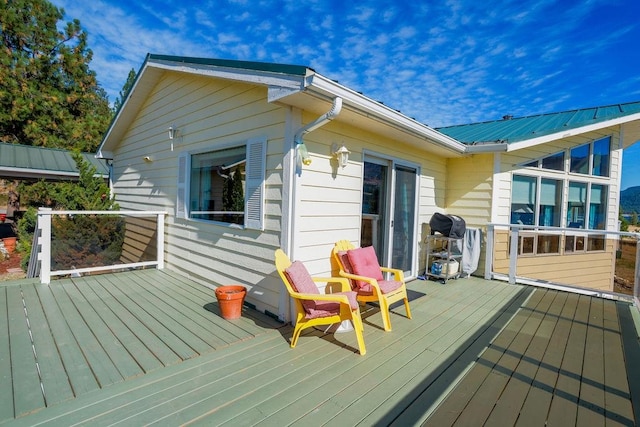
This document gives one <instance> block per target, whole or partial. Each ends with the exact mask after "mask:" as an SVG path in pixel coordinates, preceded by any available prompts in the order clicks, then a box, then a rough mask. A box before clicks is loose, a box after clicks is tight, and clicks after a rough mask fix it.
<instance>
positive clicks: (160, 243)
mask: <svg viewBox="0 0 640 427" xmlns="http://www.w3.org/2000/svg"><path fill="white" fill-rule="evenodd" d="M156 222H157V224H158V230H157V231H156V235H157V237H156V245H157V253H156V258H157V260H158V265H157V267H156V268H157V269H158V270H162V269H163V268H164V214H163V213H159V214H158V220H157V221H156Z"/></svg>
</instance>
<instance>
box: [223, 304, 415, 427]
mask: <svg viewBox="0 0 640 427" xmlns="http://www.w3.org/2000/svg"><path fill="white" fill-rule="evenodd" d="M378 311H379V310H376V312H378ZM399 317H404V316H402V315H400V316H399ZM416 317H417V316H414V319H413V320H408V319H406V318H405V319H403V320H402V322H407V323H406V324H410V325H412V329H415V323H414V322H415V321H416ZM399 321H400V320H399ZM399 321H394V323H397V324H398V326H397V327H395V328H394V333H393V334H389V333H384V332H383V331H380V330H378V328H369V327H367V326H365V331H366V332H367V330H370V331H371V332H367V335H366V342H367V345H368V347H369V348H370V349H371V348H372V346H373V345H374V343H375V342H377V341H378V340H380V339H382V340H385V339H388V338H389V337H390V336H396V333H397V332H399V331H400V329H401V325H402V324H403V323H398V322H399ZM371 334H373V336H374V337H376V338H375V339H373V340H372V338H371ZM341 335H344V334H341ZM298 345H300V344H298ZM389 345H392V344H391V343H388V344H387V346H389ZM372 354H373V352H372V350H369V351H368V353H367V356H366V358H367V362H366V363H367V364H370V363H371V358H370V356H371V355H372ZM359 360H360V359H359V358H356V361H359ZM345 369H347V368H346V367H345ZM340 372H342V367H341V370H340ZM340 372H335V371H332V374H333V376H332V378H335V377H339V376H340V375H341V373H340ZM315 376H322V375H321V374H316V375H315ZM322 381H323V382H327V381H329V382H330V381H331V378H329V379H327V378H322ZM299 394H300V393H299V392H297V391H296V392H295V397H296V398H298V397H299ZM281 397H282V396H281ZM298 400H300V399H298ZM279 401H280V402H287V403H286V405H282V406H283V408H284V407H286V406H290V405H291V401H290V400H288V399H283V398H281V399H279ZM268 410H269V411H271V412H273V407H270V408H268ZM261 413H262V414H263V416H265V417H267V416H269V415H268V413H267V412H265V411H262V412H261ZM271 416H273V415H271ZM276 416H277V417H278V419H279V420H281V419H290V418H291V417H290V416H283V415H282V414H280V415H277V414H276ZM245 421H246V420H244V419H240V420H238V419H233V421H232V422H233V423H237V422H239V423H241V424H242V423H243V422H245Z"/></svg>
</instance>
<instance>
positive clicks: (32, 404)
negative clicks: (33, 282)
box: [7, 287, 45, 416]
mask: <svg viewBox="0 0 640 427" xmlns="http://www.w3.org/2000/svg"><path fill="white" fill-rule="evenodd" d="M7 307H8V310H7V311H8V314H9V316H8V320H9V350H10V352H11V371H12V375H11V377H12V379H13V398H14V408H13V411H14V416H23V415H26V414H29V413H31V412H33V411H35V410H37V409H39V408H41V407H43V406H44V404H45V400H44V393H43V391H42V387H41V380H40V374H39V372H38V367H37V360H36V356H35V354H34V351H33V343H32V338H31V334H30V333H29V328H28V325H27V316H26V312H25V307H24V303H23V298H22V290H21V288H20V287H12V288H7Z"/></svg>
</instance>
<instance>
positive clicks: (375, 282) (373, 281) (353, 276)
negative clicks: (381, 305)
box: [340, 271, 380, 291]
mask: <svg viewBox="0 0 640 427" xmlns="http://www.w3.org/2000/svg"><path fill="white" fill-rule="evenodd" d="M340 275H341V276H342V277H346V278H347V279H352V280H361V281H363V282H367V283H369V284H370V285H371V286H372V287H374V288H376V289H377V290H378V291H380V286H379V285H378V280H376V279H374V278H373V277H367V276H358V275H357V274H351V273H347V272H345V271H341V272H340Z"/></svg>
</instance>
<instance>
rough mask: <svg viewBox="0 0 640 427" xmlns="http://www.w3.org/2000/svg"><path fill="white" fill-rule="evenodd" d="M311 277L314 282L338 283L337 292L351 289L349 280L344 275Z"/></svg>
mask: <svg viewBox="0 0 640 427" xmlns="http://www.w3.org/2000/svg"><path fill="white" fill-rule="evenodd" d="M311 279H312V280H313V281H314V282H316V283H318V282H319V283H340V291H339V292H348V291H350V290H351V285H350V284H349V280H347V279H345V278H344V277H312V278H311Z"/></svg>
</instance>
